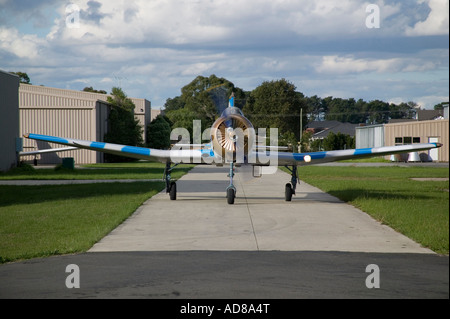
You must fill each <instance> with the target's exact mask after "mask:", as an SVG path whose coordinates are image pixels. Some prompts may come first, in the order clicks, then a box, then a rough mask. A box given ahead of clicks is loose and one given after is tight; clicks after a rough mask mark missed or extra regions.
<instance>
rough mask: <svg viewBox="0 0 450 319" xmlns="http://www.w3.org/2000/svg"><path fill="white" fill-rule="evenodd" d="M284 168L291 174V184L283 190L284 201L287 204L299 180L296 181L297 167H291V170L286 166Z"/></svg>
mask: <svg viewBox="0 0 450 319" xmlns="http://www.w3.org/2000/svg"><path fill="white" fill-rule="evenodd" d="M286 168H287V169H288V170H289V171H290V172H291V182H290V183H287V184H286V186H285V189H284V199H285V200H286V201H287V202H290V201H291V200H292V195H295V189H296V188H297V183H299V184H300V180H299V179H298V172H297V166H295V165H293V166H292V169H290V168H289V167H288V166H286Z"/></svg>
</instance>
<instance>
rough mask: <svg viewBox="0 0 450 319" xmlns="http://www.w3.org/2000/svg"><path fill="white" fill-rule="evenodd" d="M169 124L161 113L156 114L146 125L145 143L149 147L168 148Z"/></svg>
mask: <svg viewBox="0 0 450 319" xmlns="http://www.w3.org/2000/svg"><path fill="white" fill-rule="evenodd" d="M170 132H171V128H170V124H169V122H168V121H167V120H166V119H165V118H164V116H163V115H158V116H157V117H156V118H155V119H154V120H153V121H151V122H150V124H149V125H148V126H147V141H148V142H147V145H148V147H150V148H156V149H168V148H169V147H170Z"/></svg>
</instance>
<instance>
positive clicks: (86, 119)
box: [19, 84, 151, 164]
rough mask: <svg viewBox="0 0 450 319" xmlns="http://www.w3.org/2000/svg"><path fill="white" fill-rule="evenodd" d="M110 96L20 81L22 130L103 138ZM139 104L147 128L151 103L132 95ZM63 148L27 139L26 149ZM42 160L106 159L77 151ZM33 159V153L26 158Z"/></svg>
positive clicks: (49, 161)
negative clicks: (70, 158) (67, 158)
mask: <svg viewBox="0 0 450 319" xmlns="http://www.w3.org/2000/svg"><path fill="white" fill-rule="evenodd" d="M108 96H109V95H106V94H99V93H91V92H83V91H74V90H65V89H57V88H49V87H43V86H36V85H28V84H21V85H20V88H19V108H20V132H21V134H22V135H23V134H26V133H36V134H45V135H54V136H60V137H70V138H75V139H82V140H89V141H103V137H104V135H105V133H106V132H107V127H108V123H107V120H108V114H109V107H110V106H109V104H108V103H107V102H106V101H107V98H108ZM130 99H131V100H132V101H133V103H134V104H135V105H136V108H135V116H136V119H138V120H139V122H140V124H141V125H142V126H143V128H144V132H143V137H144V141H145V128H146V125H147V124H148V123H150V117H151V104H150V101H148V100H146V99H137V98H130ZM37 146H38V147H39V149H47V148H60V147H62V146H61V145H55V144H49V143H43V142H39V143H38V144H37V143H36V141H31V140H27V139H25V140H24V151H33V150H37V149H38V148H37ZM40 157H41V160H40V161H39V163H42V164H54V163H60V162H61V160H62V158H63V157H74V159H75V163H78V164H81V163H83V164H85V163H96V162H102V161H103V154H101V153H98V152H93V151H88V150H77V151H69V152H62V153H55V154H45V155H41V156H40ZM23 159H24V160H29V161H31V160H33V159H34V156H29V157H25V158H23Z"/></svg>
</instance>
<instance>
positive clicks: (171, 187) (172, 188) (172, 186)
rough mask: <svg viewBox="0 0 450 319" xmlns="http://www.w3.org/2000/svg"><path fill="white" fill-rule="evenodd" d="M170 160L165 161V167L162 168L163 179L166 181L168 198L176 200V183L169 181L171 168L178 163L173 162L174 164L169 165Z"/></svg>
mask: <svg viewBox="0 0 450 319" xmlns="http://www.w3.org/2000/svg"><path fill="white" fill-rule="evenodd" d="M170 164H171V163H170V162H167V163H166V168H165V169H164V177H163V178H164V179H165V181H166V193H169V196H170V200H176V199H177V184H176V183H175V182H173V181H171V177H170V173H171V172H172V170H173V169H174V168H175V167H176V166H177V165H178V164H175V165H174V166H172V167H171V166H170Z"/></svg>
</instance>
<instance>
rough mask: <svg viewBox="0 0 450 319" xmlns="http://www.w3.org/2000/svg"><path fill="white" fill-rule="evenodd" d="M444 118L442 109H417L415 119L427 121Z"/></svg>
mask: <svg viewBox="0 0 450 319" xmlns="http://www.w3.org/2000/svg"><path fill="white" fill-rule="evenodd" d="M443 118H444V111H443V110H418V111H417V120H418V121H429V120H437V119H443Z"/></svg>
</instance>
